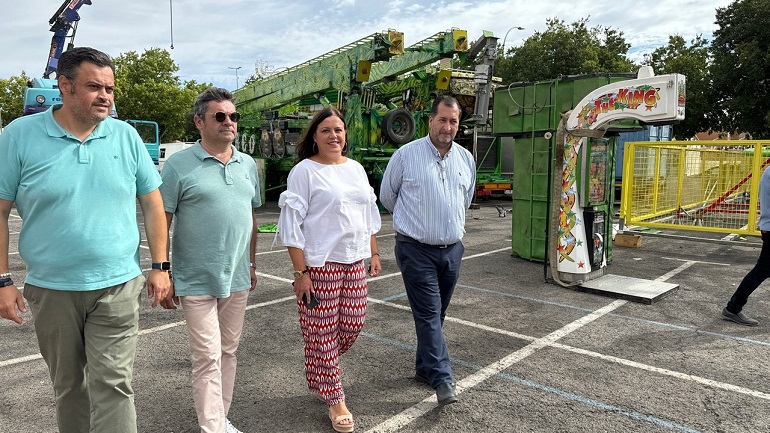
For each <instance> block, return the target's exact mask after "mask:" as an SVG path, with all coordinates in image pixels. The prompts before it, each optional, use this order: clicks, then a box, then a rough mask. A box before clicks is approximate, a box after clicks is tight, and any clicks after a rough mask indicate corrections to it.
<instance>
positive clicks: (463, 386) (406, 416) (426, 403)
mask: <svg viewBox="0 0 770 433" xmlns="http://www.w3.org/2000/svg"><path fill="white" fill-rule="evenodd" d="M509 249H510V248H509V247H506V248H501V249H497V250H493V251H489V252H485V253H479V254H475V255H471V256H467V257H464V258H463V260H466V259H470V258H476V257H481V256H485V255H489V254H494V253H498V252H502V251H508V250H509ZM267 253H272V251H271V252H265V254H267ZM696 263H704V262H698V261H686V262H685V263H683V264H682V265H681V266H679V267H678V268H676V269H674V270H673V271H671V272H669V273H667V274H665V275H663V276H661V277H659V278H657V279H656V281H664V280H667V279H669V278H671V277H672V276H674V275H676V274H678V273H680V272H682V271H683V270H685V269H687V268H689V267H690V266H692V265H693V264H696ZM257 275H259V276H261V277H264V278H269V279H272V280H277V281H281V282H284V283H287V284H289V283H291V281H292V280H291V279H288V278H282V277H277V276H274V275H270V274H265V273H261V272H258V273H257ZM399 275H401V274H400V273H399V272H394V273H391V274H387V275H381V276H378V277H375V278H370V279H369V281H376V280H381V279H385V278H392V277H396V276H399ZM294 299H295V297H294V296H293V295H291V296H286V297H282V298H278V299H274V300H271V301H266V302H261V303H257V304H252V305H249V306H247V307H246V310H253V309H257V308H261V307H266V306H269V305H274V304H280V303H283V302H290V301H293V300H294ZM368 301H369V302H370V303H372V304H377V305H383V306H387V307H390V308H395V309H400V310H403V311H411V310H410V308H409V307H408V306H406V305H401V304H396V303H391V302H387V301H382V300H379V299H373V298H369V299H368ZM626 303H627V301H625V300H617V301H614V302H612V303H610V304H608V305H606V306H605V307H603V308H600V309H598V310H596V311H593V312H591V313H589V314H587V315H586V316H584V317H582V318H580V319H578V320H576V321H574V322H572V323H570V324H568V325H566V326H564V327H562V328H560V329H558V330H556V331H554V332H552V333H550V334H548V335H546V336H544V337H540V338H537V337H532V336H528V335H523V334H518V333H515V332H512V331H508V330H504V329H499V328H494V327H490V326H487V325H483V324H480V323H475V322H470V321H467V320H463V319H459V318H454V317H450V316H447V317H446V318H445V321H447V322H452V323H457V324H459V325H463V326H468V327H472V328H476V329H480V330H483V331H486V332H492V333H496V334H501V335H506V336H509V337H512V338H517V339H521V340H524V341H529V344H527V346H525V347H523V348H521V349H519V350H517V351H515V352H513V353H511V354H509V355H507V356H506V357H504V358H502V359H500V360H499V361H496V362H494V363H492V364H489V365H488V366H486V367H484V368H482V369H481V370H478V371H477V372H475V373H473V374H471V375H470V376H467V377H466V378H464V379H462V380H461V381H459V382H458V383H457V392H458V394H459V393H462V392H464V391H466V390H468V389H471V388H473V387H475V386H477V385H478V384H480V383H482V382H483V381H485V380H487V379H489V378H490V377H492V376H494V375H496V374H499V373H501V372H502V371H504V370H505V369H507V368H509V367H510V366H512V365H513V364H515V363H517V362H519V361H521V360H523V359H525V358H527V357H528V356H530V355H531V354H533V353H535V352H536V351H538V350H539V349H542V348H545V347H553V348H557V349H562V350H565V351H569V352H572V353H576V354H580V355H584V356H588V357H592V358H597V359H602V360H605V361H609V362H613V363H616V364H619V365H624V366H627V367H631V368H636V369H639V370H644V371H648V372H652V373H657V374H661V375H665V376H670V377H674V378H677V379H680V380H686V381H692V382H696V383H700V384H703V385H707V386H711V387H714V388H719V389H723V390H726V391H730V392H736V393H740V394H744V395H747V396H751V397H755V398H761V399H764V400H770V394H768V393H763V392H760V391H755V390H752V389H749V388H745V387H741V386H736V385H732V384H729V383H724V382H718V381H714V380H711V379H707V378H703V377H700V376H695V375H691V374H687V373H682V372H677V371H673V370H667V369H664V368H659V367H655V366H651V365H647V364H643V363H640V362H636V361H632V360H628V359H623V358H618V357H614V356H610V355H605V354H602V353H598V352H593V351H590V350H585V349H580V348H576V347H572V346H568V345H564V344H561V343H558V342H557V341H558V340H559V339H561V338H563V337H565V336H566V335H569V334H570V333H572V332H574V331H576V330H578V329H580V328H581V327H583V326H585V325H587V324H589V323H591V322H593V321H595V320H596V319H598V318H600V317H603V316H605V315H607V314H608V313H610V312H612V311H614V310H616V309H617V308H619V307H620V306H622V305H625V304H626ZM184 324H185V321H184V320H182V321H177V322H173V323H168V324H164V325H161V326H157V327H153V328H147V329H143V330H141V331H140V332H139V335H140V336H144V335H148V334H152V333H156V332H162V331H166V330H169V329H172V328H176V327H179V326H183V325H184ZM39 359H42V356H41V355H40V354H39V353H38V354H35V355H29V356H24V357H20V358H14V359H9V360H5V361H0V368H3V367H9V366H13V365H17V364H21V363H25V362H30V361H35V360H39ZM436 405H437V402H436V396H435V394H433V393H431V395H430V396H428V397H427V398H425V399H424V400H422V401H420V402H419V403H417V404H415V405H414V406H412V407H410V408H408V409H406V410H404V411H402V412H401V413H399V414H396V415H395V416H393V417H391V418H389V419H387V420H385V421H384V422H383V423H381V424H379V425H378V426H376V427H374V428H372V429H370V430H369V431H370V432H378V433H380V432H387V431H396V430H398V429H400V428H403V427H404V426H406V425H408V424H410V423H411V422H412V421H414V420H415V419H416V418H418V417H420V416H422V415H424V414H425V413H427V412H429V411H430V410H432V409H433V408H435V407H436Z"/></svg>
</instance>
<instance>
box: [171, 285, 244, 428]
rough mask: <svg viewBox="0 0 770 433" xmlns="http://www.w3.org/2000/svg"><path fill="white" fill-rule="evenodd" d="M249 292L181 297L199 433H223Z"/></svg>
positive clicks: (231, 397) (231, 393) (233, 384)
mask: <svg viewBox="0 0 770 433" xmlns="http://www.w3.org/2000/svg"><path fill="white" fill-rule="evenodd" d="M248 297H249V291H248V290H243V291H240V292H234V293H232V294H231V295H230V297H229V298H222V299H218V298H215V297H213V296H182V297H180V301H181V304H182V311H183V312H184V318H185V320H186V321H187V337H188V340H189V342H190V353H191V357H192V389H193V400H194V402H195V411H196V412H197V414H198V424H199V425H200V428H201V433H225V419H226V418H227V413H228V412H229V411H230V403H231V402H232V400H233V388H234V386H235V368H236V365H237V360H236V357H235V352H236V350H238V343H239V341H240V339H241V330H242V328H243V319H244V315H245V313H246V302H247V301H248Z"/></svg>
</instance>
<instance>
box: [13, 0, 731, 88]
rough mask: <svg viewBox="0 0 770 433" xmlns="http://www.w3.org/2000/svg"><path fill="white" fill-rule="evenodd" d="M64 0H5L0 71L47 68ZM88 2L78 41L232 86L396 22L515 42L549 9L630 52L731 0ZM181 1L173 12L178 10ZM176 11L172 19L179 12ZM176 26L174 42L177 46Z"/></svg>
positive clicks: (706, 17) (710, 23)
mask: <svg viewBox="0 0 770 433" xmlns="http://www.w3.org/2000/svg"><path fill="white" fill-rule="evenodd" d="M62 1H63V0H21V1H16V0H11V1H9V0H2V2H3V6H2V8H0V78H9V77H11V76H13V75H19V74H20V73H21V72H22V71H25V72H26V73H27V74H28V75H30V76H32V77H39V76H42V74H43V71H44V69H45V63H46V60H47V55H48V51H49V48H50V45H51V36H53V33H51V32H50V31H49V28H50V26H49V24H48V20H49V19H50V18H51V16H52V15H53V14H54V13H55V12H56V10H57V9H58V8H59V6H60V5H61V4H62ZM92 1H93V4H92V5H84V6H83V7H82V8H81V9H80V16H81V20H80V24H79V27H78V30H77V35H76V38H75V45H76V46H92V47H94V48H97V49H99V50H102V51H105V52H107V53H108V54H110V55H111V56H118V55H120V54H121V53H125V52H128V51H136V52H137V53H142V52H144V50H145V49H149V48H153V47H158V48H164V49H167V50H169V52H170V53H171V57H172V58H173V60H174V61H175V62H176V64H177V65H178V66H179V69H180V70H179V76H180V78H181V79H182V80H183V81H188V80H196V81H198V82H210V83H213V84H215V85H218V86H222V87H225V88H228V89H234V88H235V87H236V72H235V70H233V69H230V68H235V67H238V66H240V67H241V69H240V70H238V77H239V81H240V84H243V82H244V78H245V77H247V76H249V75H251V74H253V73H254V69H255V64H257V63H260V64H262V65H263V66H264V65H267V66H268V67H269V68H276V69H277V68H282V67H290V66H293V65H295V64H298V63H301V62H303V61H306V60H309V59H312V58H314V57H316V56H319V55H321V54H324V53H326V52H328V51H331V50H334V49H336V48H339V47H341V46H344V45H347V44H349V43H351V42H354V41H356V40H358V39H361V38H363V37H366V36H368V35H370V34H372V33H376V32H380V31H384V30H387V29H396V30H399V31H401V32H403V33H404V45H405V46H409V45H412V44H414V43H415V42H418V41H420V40H422V39H425V38H427V37H429V36H431V35H433V34H435V33H437V32H440V31H445V30H449V29H451V28H460V29H464V30H467V31H468V38H469V39H470V40H471V41H473V40H476V39H478V38H479V37H480V36H481V32H482V30H490V31H492V32H493V33H494V34H495V35H496V36H497V37H499V38H500V43H502V40H503V38H504V36H505V34H506V32H508V30H509V29H510V28H511V27H514V26H521V27H524V28H525V30H516V29H514V30H511V31H510V32H508V37H507V39H506V41H505V45H506V46H509V47H510V46H515V45H518V44H521V43H522V41H523V40H524V39H525V38H527V37H528V36H530V35H531V34H532V33H534V32H535V31H543V30H545V21H546V19H548V18H559V19H562V20H564V21H565V22H567V23H571V22H573V21H577V20H579V19H581V18H585V17H590V20H589V22H588V25H589V26H590V27H594V26H597V25H601V26H609V27H612V28H613V29H616V30H620V31H622V32H623V33H624V36H625V38H626V41H627V42H628V43H630V44H631V51H630V57H632V60H640V59H641V58H642V55H643V54H644V53H648V52H651V51H652V50H654V49H655V48H656V47H658V46H661V45H665V44H666V42H667V41H668V37H669V35H673V34H678V35H681V36H683V37H684V38H685V40H687V41H690V40H691V39H692V38H694V37H695V36H696V35H697V34H701V35H703V36H704V37H706V38H708V39H710V38H711V35H712V33H713V31H714V30H715V29H716V26H715V25H714V21H715V10H716V8H717V7H725V6H727V5H729V4H730V3H732V1H730V0H660V1H654V0H648V1H636V0H633V1H632V0H571V1H565V0H482V1H476V0H465V1H451V0H445V1H422V0H413V1H403V0H388V1H382V0H320V1H315V0H302V1H294V0H254V1H246V0H208V1H206V0H204V1H201V0H169V1H166V0H92ZM172 10H173V14H172ZM172 15H173V20H172ZM172 29H173V44H174V49H173V50H171V42H172Z"/></svg>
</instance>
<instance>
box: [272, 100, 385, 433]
mask: <svg viewBox="0 0 770 433" xmlns="http://www.w3.org/2000/svg"><path fill="white" fill-rule="evenodd" d="M346 153H347V141H346V131H345V120H344V118H343V116H342V114H341V113H340V112H339V111H338V110H336V109H334V108H326V109H324V110H321V111H319V112H317V113H316V114H315V115H314V116H313V118H312V119H311V121H310V125H309V126H308V129H307V131H306V132H305V135H304V136H303V137H302V139H301V140H300V142H299V143H298V145H297V162H296V164H295V165H294V168H292V170H291V172H290V173H289V178H288V187H287V190H286V191H285V192H284V193H282V194H281V197H280V199H279V202H278V205H279V206H280V208H281V215H280V217H279V220H278V233H279V235H280V236H281V240H282V242H283V244H284V245H285V246H286V247H287V248H288V250H289V256H290V257H291V262H292V264H293V265H294V283H293V286H294V293H295V294H296V296H297V306H298V310H299V322H300V327H301V329H302V337H303V338H304V340H305V378H306V379H307V383H308V388H309V389H310V391H311V392H313V393H315V394H317V395H318V396H319V397H321V398H322V399H323V400H325V401H326V403H327V404H328V405H329V418H330V419H331V421H332V427H333V428H334V430H336V431H338V432H351V431H353V429H354V427H355V424H354V422H353V417H352V415H351V414H350V411H349V410H348V408H347V406H346V405H345V393H344V392H343V390H342V384H341V382H340V368H339V356H340V355H342V354H343V353H344V352H345V351H347V350H348V349H349V348H350V347H351V346H352V345H353V342H354V341H355V340H356V337H358V334H359V332H360V331H361V329H362V328H363V326H364V320H365V317H366V297H367V284H366V269H365V263H364V260H365V259H368V258H371V261H370V266H369V273H370V274H371V275H372V276H375V275H378V274H379V273H380V271H381V270H382V266H381V264H380V254H379V252H378V249H377V239H376V238H375V234H376V233H377V232H378V231H379V230H380V226H381V224H382V222H381V220H380V214H379V209H378V208H377V203H376V201H377V197H376V196H375V194H374V189H373V188H372V187H371V186H370V185H369V181H368V179H367V176H366V172H365V171H364V168H363V167H362V166H361V164H359V163H358V162H356V161H354V160H352V159H349V158H347V157H346V156H345V154H346ZM316 300H317V303H318V305H314V304H315V302H316Z"/></svg>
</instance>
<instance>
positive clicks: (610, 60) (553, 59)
mask: <svg viewBox="0 0 770 433" xmlns="http://www.w3.org/2000/svg"><path fill="white" fill-rule="evenodd" d="M546 24H547V25H548V28H547V29H546V30H545V31H544V32H542V33H541V32H535V34H533V35H532V36H530V37H529V38H527V40H525V41H524V44H522V45H521V46H519V47H510V48H506V53H503V56H502V57H500V58H498V60H497V62H496V64H495V75H497V76H499V77H501V78H502V79H503V82H504V83H513V82H520V81H542V80H550V79H555V78H558V77H559V76H562V75H578V74H593V73H602V72H630V71H632V70H634V69H636V66H635V65H634V63H633V62H631V61H630V60H628V58H627V57H626V54H627V53H628V49H629V48H630V45H629V44H628V43H627V42H626V40H625V38H624V37H623V32H620V31H617V30H614V29H611V28H609V27H602V26H597V27H593V28H589V27H588V19H587V18H584V19H581V20H579V21H577V22H574V23H572V24H571V25H569V26H568V25H566V24H565V23H564V21H563V20H559V19H557V18H552V19H548V20H546Z"/></svg>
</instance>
